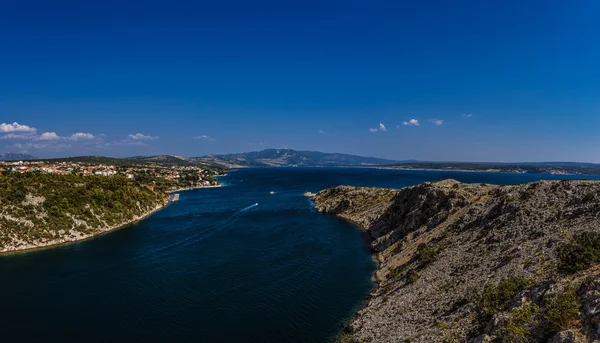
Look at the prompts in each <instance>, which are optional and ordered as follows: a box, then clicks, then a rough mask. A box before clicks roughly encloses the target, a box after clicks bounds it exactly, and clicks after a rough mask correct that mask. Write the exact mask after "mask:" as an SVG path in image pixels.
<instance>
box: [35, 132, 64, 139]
mask: <svg viewBox="0 0 600 343" xmlns="http://www.w3.org/2000/svg"><path fill="white" fill-rule="evenodd" d="M38 139H39V140H41V141H56V140H59V139H60V137H59V136H58V135H57V134H56V132H44V133H42V134H41V135H40V137H39V138H38Z"/></svg>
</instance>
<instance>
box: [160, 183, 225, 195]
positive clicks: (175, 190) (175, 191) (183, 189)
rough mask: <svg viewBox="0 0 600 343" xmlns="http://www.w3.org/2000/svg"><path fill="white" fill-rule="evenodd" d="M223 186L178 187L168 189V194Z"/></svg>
mask: <svg viewBox="0 0 600 343" xmlns="http://www.w3.org/2000/svg"><path fill="white" fill-rule="evenodd" d="M220 187H223V185H222V184H218V185H211V186H195V187H186V188H176V189H173V190H168V191H167V193H168V194H172V193H177V192H185V191H193V190H194V189H202V188H220Z"/></svg>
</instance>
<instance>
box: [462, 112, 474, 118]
mask: <svg viewBox="0 0 600 343" xmlns="http://www.w3.org/2000/svg"><path fill="white" fill-rule="evenodd" d="M472 116H473V114H472V113H463V117H465V118H471V117H472Z"/></svg>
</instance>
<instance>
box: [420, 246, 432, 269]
mask: <svg viewBox="0 0 600 343" xmlns="http://www.w3.org/2000/svg"><path fill="white" fill-rule="evenodd" d="M416 259H417V261H418V262H419V263H420V265H421V268H425V267H427V266H428V265H430V264H432V263H433V262H435V260H436V259H437V252H436V251H435V249H434V248H432V247H428V246H421V247H420V248H419V250H417V254H416Z"/></svg>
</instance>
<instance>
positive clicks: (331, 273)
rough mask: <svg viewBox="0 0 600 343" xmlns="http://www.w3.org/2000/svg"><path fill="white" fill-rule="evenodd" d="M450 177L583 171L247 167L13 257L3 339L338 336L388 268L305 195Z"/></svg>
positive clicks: (4, 277)
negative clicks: (117, 222)
mask: <svg viewBox="0 0 600 343" xmlns="http://www.w3.org/2000/svg"><path fill="white" fill-rule="evenodd" d="M446 178H454V179H457V180H460V181H463V182H483V183H492V184H516V183H524V182H530V181H535V180H538V179H540V178H544V179H553V178H554V179H566V178H574V177H565V176H551V175H528V174H499V173H498V174H495V173H460V172H433V171H432V172H430V171H387V170H374V169H330V168H280V169H247V170H240V171H237V172H233V173H231V174H230V175H229V176H227V177H224V178H222V179H221V181H222V182H223V183H225V184H226V185H227V187H223V188H216V189H201V190H195V191H188V192H182V193H181V200H180V201H179V202H177V203H174V204H171V205H169V206H168V207H167V208H165V209H164V210H162V211H160V212H158V213H156V214H155V215H153V216H151V217H150V218H148V219H147V220H144V221H142V222H140V223H138V224H135V225H132V226H130V227H127V228H124V229H121V230H117V231H115V232H112V233H109V234H106V235H102V236H100V237H98V238H95V239H92V240H89V241H85V242H80V243H75V244H70V245H65V246H61V247H57V248H52V249H45V250H40V251H34V252H28V253H19V254H12V255H3V256H0V280H1V282H0V304H1V305H2V311H1V315H0V316H1V318H0V319H1V320H0V330H1V335H2V340H3V341H5V342H16V341H19V342H27V341H28V342H34V341H36V342H37V341H46V342H56V341H86V342H107V341H127V342H133V341H139V342H167V341H182V342H183V341H188V342H327V341H328V340H330V339H331V338H332V337H333V336H335V334H336V333H337V332H338V330H339V327H340V325H341V324H342V323H343V322H344V321H345V320H346V319H348V318H349V317H350V316H351V315H352V313H353V311H354V310H356V309H357V307H358V306H360V303H361V301H362V300H363V299H364V297H365V296H366V295H367V294H368V293H369V291H370V289H371V287H372V281H371V275H372V273H373V271H374V269H375V264H374V263H373V261H372V259H371V258H370V255H369V252H368V250H367V248H366V244H365V241H364V237H363V236H362V234H361V232H360V231H359V230H358V228H356V227H355V226H353V225H352V224H350V223H347V222H345V221H343V220H340V219H337V218H335V217H333V216H329V215H323V214H319V213H316V212H315V211H314V210H313V209H312V206H311V203H310V201H309V199H307V198H305V197H302V193H304V192H306V191H312V192H316V191H318V190H320V189H323V188H326V187H331V186H336V185H339V184H351V185H360V186H378V187H396V188H399V187H403V186H407V185H414V184H418V183H421V182H424V181H435V180H441V179H446ZM596 179H598V178H596ZM271 191H273V192H275V193H274V194H270V192H271ZM256 204H258V205H256Z"/></svg>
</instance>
